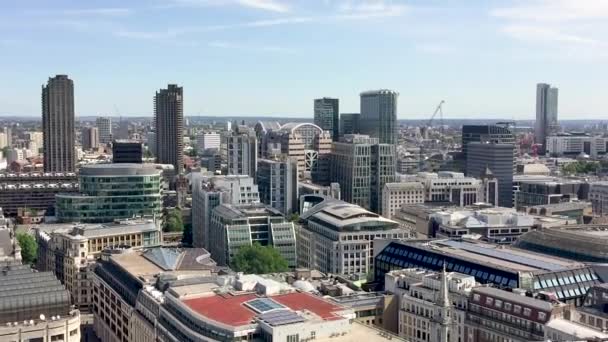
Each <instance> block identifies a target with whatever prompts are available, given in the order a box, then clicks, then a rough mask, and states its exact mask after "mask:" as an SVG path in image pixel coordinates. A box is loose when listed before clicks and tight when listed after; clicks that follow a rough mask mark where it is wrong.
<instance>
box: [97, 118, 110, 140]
mask: <svg viewBox="0 0 608 342" xmlns="http://www.w3.org/2000/svg"><path fill="white" fill-rule="evenodd" d="M96 125H97V130H98V131H99V142H100V143H102V144H109V143H111V142H112V119H111V118H108V117H102V116H100V117H98V118H97V120H96Z"/></svg>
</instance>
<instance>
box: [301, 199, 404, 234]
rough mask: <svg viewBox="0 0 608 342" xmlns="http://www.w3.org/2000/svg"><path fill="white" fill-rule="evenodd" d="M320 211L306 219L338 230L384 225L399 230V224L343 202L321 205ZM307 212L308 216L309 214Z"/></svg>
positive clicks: (323, 203) (329, 202)
mask: <svg viewBox="0 0 608 342" xmlns="http://www.w3.org/2000/svg"><path fill="white" fill-rule="evenodd" d="M319 206H321V207H320V210H318V211H315V212H314V213H311V215H307V216H306V217H305V218H306V219H311V218H314V219H315V220H320V221H323V222H326V223H329V224H331V225H332V226H334V227H337V228H346V227H356V226H368V227H370V228H371V226H372V225H384V226H387V227H393V228H397V226H398V223H397V222H395V221H392V220H389V219H386V218H384V217H382V216H380V215H378V214H375V213H372V212H371V211H368V210H366V209H364V208H362V207H360V206H358V205H356V204H350V203H347V202H343V201H328V202H322V203H320V204H319ZM308 213H309V212H307V213H306V214H308Z"/></svg>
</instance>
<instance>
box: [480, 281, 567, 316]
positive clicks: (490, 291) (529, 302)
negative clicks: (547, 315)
mask: <svg viewBox="0 0 608 342" xmlns="http://www.w3.org/2000/svg"><path fill="white" fill-rule="evenodd" d="M473 293H479V294H483V295H486V296H490V297H493V298H503V299H504V300H506V301H509V302H511V303H519V304H522V305H525V306H527V307H531V308H536V309H539V310H543V311H551V309H552V308H553V305H554V304H553V303H551V302H548V301H545V300H541V299H536V298H532V297H528V296H524V295H521V294H517V293H513V292H509V291H505V290H501V289H497V288H494V287H483V286H480V287H476V288H474V289H473ZM556 303H558V302H556Z"/></svg>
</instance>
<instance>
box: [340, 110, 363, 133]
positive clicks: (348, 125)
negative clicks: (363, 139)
mask: <svg viewBox="0 0 608 342" xmlns="http://www.w3.org/2000/svg"><path fill="white" fill-rule="evenodd" d="M359 117H361V114H359V113H344V114H341V115H340V135H345V134H359Z"/></svg>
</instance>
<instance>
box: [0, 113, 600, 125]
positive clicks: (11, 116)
mask: <svg viewBox="0 0 608 342" xmlns="http://www.w3.org/2000/svg"><path fill="white" fill-rule="evenodd" d="M344 114H347V113H344ZM482 115H483V114H482ZM153 116H154V115H153V114H150V115H140V114H125V115H121V116H118V115H76V116H75V118H76V119H79V118H84V119H95V118H98V117H109V118H112V119H120V118H134V119H145V118H150V119H152V118H153ZM184 117H186V118H201V119H235V118H238V119H240V118H243V119H247V118H254V119H270V120H273V119H276V120H298V121H301V120H310V121H311V122H312V120H313V116H312V115H308V116H289V117H286V116H275V115H271V114H266V115H255V114H240V115H199V114H185V115H184ZM19 118H24V119H25V118H27V119H40V120H41V119H42V115H15V114H3V113H0V119H4V120H6V119H19ZM429 119H430V117H422V116H421V117H407V118H404V117H397V120H398V121H428V120H429ZM443 120H444V121H484V122H485V121H487V122H501V121H535V120H536V119H535V118H531V119H518V118H515V119H513V118H507V117H490V118H488V117H484V118H478V117H470V116H469V117H460V118H459V117H455V118H452V117H450V118H446V117H444V118H443ZM439 121H440V120H439V119H438V118H435V120H434V121H433V123H434V125H437V124H438V123H439ZM558 121H560V122H562V121H563V122H568V121H589V122H604V121H606V122H608V117H607V118H606V119H572V118H566V119H559V120H558Z"/></svg>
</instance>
